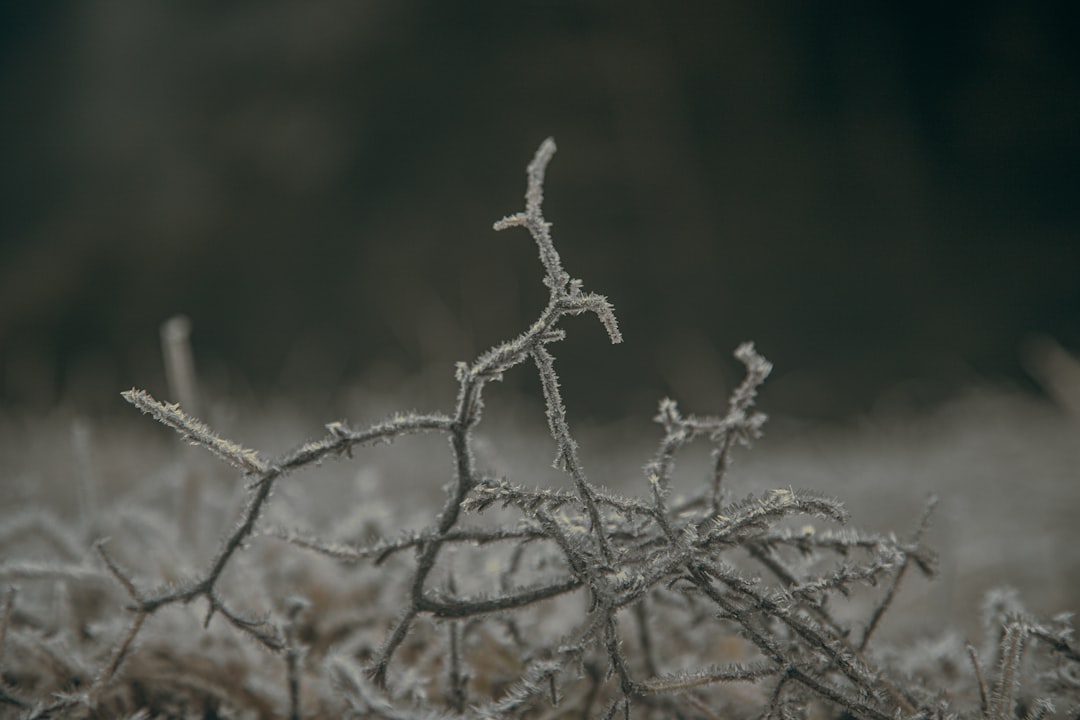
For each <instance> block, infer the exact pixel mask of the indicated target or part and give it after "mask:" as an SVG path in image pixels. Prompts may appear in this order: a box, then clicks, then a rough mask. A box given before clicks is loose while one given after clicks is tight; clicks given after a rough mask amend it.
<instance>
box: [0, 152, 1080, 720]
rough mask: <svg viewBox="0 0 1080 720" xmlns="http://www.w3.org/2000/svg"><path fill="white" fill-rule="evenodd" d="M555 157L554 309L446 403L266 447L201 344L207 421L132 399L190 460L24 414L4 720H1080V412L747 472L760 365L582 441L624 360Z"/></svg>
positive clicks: (14, 483) (1026, 410)
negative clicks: (560, 366)
mask: <svg viewBox="0 0 1080 720" xmlns="http://www.w3.org/2000/svg"><path fill="white" fill-rule="evenodd" d="M554 152H555V144H554V143H553V142H552V141H551V140H547V141H545V142H544V143H543V144H542V145H541V146H540V148H539V149H538V151H537V153H536V155H535V157H534V158H533V160H532V162H531V163H530V164H529V166H528V172H527V191H526V195H525V209H524V211H522V212H520V213H516V214H513V215H510V216H508V217H506V218H504V219H503V220H500V221H499V222H497V223H496V224H495V228H496V229H498V230H507V231H511V232H520V230H519V229H523V230H525V231H526V232H528V234H529V235H530V236H531V237H532V239H533V240H534V241H535V243H536V245H537V247H538V249H539V255H540V260H541V264H542V268H543V272H544V276H543V282H544V284H545V286H546V287H547V288H548V291H549V301H548V304H547V305H546V307H545V308H543V310H542V311H541V312H540V314H539V317H538V318H537V320H536V322H535V323H533V324H532V325H531V326H530V327H529V328H528V329H526V330H525V331H524V332H523V333H522V334H521V335H519V336H518V337H516V338H514V339H512V340H509V341H507V342H504V343H501V344H498V345H496V346H494V347H493V348H491V349H490V350H489V351H487V352H485V353H483V354H482V355H480V356H479V357H477V358H476V359H475V360H473V361H472V362H467V363H464V362H463V363H460V364H459V365H458V367H457V368H456V373H455V380H453V381H451V380H450V378H448V382H456V385H457V397H456V401H455V402H454V404H453V407H452V408H450V409H449V410H446V411H433V412H413V411H406V410H404V409H394V405H393V399H392V398H386V397H378V396H377V395H375V394H369V395H368V396H366V404H365V406H364V407H363V408H361V409H360V410H359V411H358V414H359V415H361V416H362V417H369V418H370V417H372V408H373V407H380V406H383V405H385V406H387V407H388V410H387V412H386V413H385V414H384V415H382V416H381V418H380V419H377V420H375V421H373V422H371V424H359V425H354V424H352V423H348V422H344V421H340V422H331V423H329V424H327V425H325V430H324V431H323V432H322V434H321V436H320V437H318V438H317V439H314V440H310V441H306V442H299V443H296V444H295V445H294V446H292V449H286V450H284V451H282V452H267V451H265V450H259V449H252V448H259V447H272V446H277V445H280V444H281V443H282V442H283V439H285V442H291V441H290V440H288V439H287V438H291V437H303V436H304V435H306V434H309V433H310V432H311V431H310V428H311V425H310V424H306V423H304V422H303V420H302V419H301V418H298V417H296V416H294V415H289V413H287V412H280V413H254V412H252V413H251V414H252V415H254V417H247V416H246V415H245V413H247V412H248V411H247V410H245V409H244V408H235V409H232V410H231V411H230V412H228V413H225V412H222V408H221V407H217V406H214V407H216V409H214V408H212V407H211V405H212V404H211V403H207V406H208V408H210V409H209V410H208V411H207V416H208V417H210V418H211V419H215V420H216V421H215V422H212V423H206V422H203V421H202V420H199V419H197V418H196V409H195V408H197V407H199V398H198V391H197V387H196V383H195V379H194V374H193V371H192V366H191V363H190V358H189V356H188V355H187V353H188V352H189V351H188V349H187V348H186V346H185V343H184V338H185V328H183V327H182V326H181V325H176V324H173V325H170V326H168V327H167V328H166V332H165V346H166V348H167V352H166V359H167V364H168V367H167V369H168V371H169V372H168V374H169V377H170V385H171V394H172V395H173V396H174V397H176V398H177V399H179V400H180V401H181V402H180V403H179V404H171V403H167V402H163V401H160V400H158V399H155V398H154V397H153V396H151V395H150V394H149V393H147V392H145V391H142V390H131V391H129V392H126V393H124V398H125V399H126V400H127V401H128V402H129V403H131V404H132V405H133V406H135V407H136V408H138V409H139V410H140V411H142V412H143V413H145V414H147V415H149V416H150V417H152V418H153V419H155V420H157V421H158V422H159V423H161V424H163V425H165V426H168V427H169V428H171V429H172V430H174V431H175V432H176V433H178V434H179V435H180V436H181V438H182V439H183V440H185V441H187V442H188V443H190V444H192V445H195V446H197V447H196V448H183V449H182V445H181V443H177V442H176V441H175V440H172V439H169V438H164V437H162V436H161V435H159V434H156V433H154V432H153V428H152V427H151V425H150V424H149V423H145V424H143V425H135V426H131V425H125V426H123V427H122V428H118V429H115V428H111V427H102V428H98V427H93V426H91V425H88V424H86V423H85V422H83V423H75V424H73V425H72V424H71V423H70V422H69V421H63V424H64V427H63V428H58V427H55V426H54V425H50V424H49V423H48V422H42V423H40V424H39V425H35V426H34V427H33V428H26V427H20V426H19V425H18V423H16V422H15V421H13V420H11V419H8V420H6V421H5V422H6V423H7V425H8V427H7V428H5V432H4V433H3V434H4V438H5V439H4V440H0V442H2V443H3V445H2V447H3V451H4V460H3V463H2V464H0V471H2V472H3V473H4V475H3V477H2V478H0V482H2V486H0V487H2V489H3V491H4V495H5V500H4V502H3V504H2V506H0V507H2V510H0V512H2V524H0V548H2V552H0V589H2V591H3V596H2V598H0V603H2V605H0V609H2V616H0V669H2V675H0V679H2V682H0V716H3V717H20V718H21V717H26V718H40V717H79V718H82V717H88V718H113V717H131V718H135V717H138V718H151V717H201V718H208V717H257V718H263V717H265V718H276V717H289V718H297V719H298V718H323V717H326V718H336V717H359V718H387V719H406V718H477V719H479V718H503V717H507V718H518V717H521V718H590V717H640V718H648V717H655V718H718V717H723V718H730V717H778V718H811V717H814V718H816V717H837V718H840V717H858V718H872V719H874V720H887V719H889V718H895V717H912V718H914V717H965V718H967V717H970V718H975V717H980V718H996V719H998V718H1000V719H1004V718H1041V717H1052V716H1056V717H1076V716H1077V713H1078V712H1080V650H1078V647H1077V645H1076V643H1075V641H1074V639H1073V636H1072V630H1071V626H1070V618H1069V616H1068V615H1067V614H1061V613H1060V611H1063V610H1069V609H1073V608H1074V607H1075V605H1076V603H1077V598H1078V597H1080V593H1078V592H1077V585H1078V584H1080V551H1078V550H1077V547H1078V545H1080V543H1077V537H1078V533H1077V531H1076V530H1075V529H1074V527H1073V518H1074V517H1075V508H1076V507H1077V502H1078V500H1080V497H1078V496H1080V489H1078V486H1080V483H1078V482H1077V480H1078V478H1077V477H1076V468H1077V467H1080V464H1078V460H1080V457H1078V451H1077V450H1076V449H1075V446H1076V445H1077V444H1078V443H1076V442H1075V440H1076V439H1077V436H1078V431H1077V424H1076V423H1075V421H1070V420H1069V418H1068V415H1067V414H1065V413H1061V412H1059V411H1056V410H1053V409H1052V408H1050V407H1048V406H1046V405H1042V404H1039V403H1036V402H1034V401H1031V400H1023V399H1020V398H1015V397H1010V396H1004V395H989V394H983V395H977V396H973V398H971V399H969V400H966V401H964V402H961V403H958V404H957V405H955V406H952V407H950V408H947V409H946V410H943V411H942V412H941V413H940V414H938V415H937V416H934V417H930V418H923V419H921V421H920V422H919V423H917V424H914V423H913V424H882V425H880V426H877V427H874V426H868V427H866V428H863V429H862V430H861V431H859V432H853V431H851V430H849V431H847V433H846V434H841V435H829V434H827V433H822V432H820V431H818V432H814V433H805V434H802V435H801V437H800V436H798V435H797V434H795V433H788V434H789V439H788V440H787V441H786V442H783V443H778V444H774V445H769V446H768V447H765V448H759V449H758V452H756V453H753V454H748V453H747V452H746V450H747V448H749V447H750V446H751V445H752V444H754V443H755V441H757V440H759V439H760V438H761V436H762V432H763V427H764V426H765V423H766V416H765V414H763V413H762V412H761V411H760V410H759V409H757V407H756V395H757V391H758V389H759V388H760V386H761V385H762V384H763V383H764V382H766V380H767V378H768V376H769V374H770V371H771V369H772V367H771V365H770V363H769V362H768V361H767V360H766V359H765V358H764V357H762V355H761V354H759V353H758V352H757V350H756V349H755V348H754V346H753V345H752V344H750V343H746V344H743V345H741V346H739V347H738V348H737V349H735V351H734V356H735V358H736V360H737V361H738V362H739V363H741V365H742V366H743V368H744V377H743V380H742V381H741V383H739V384H738V385H737V386H736V387H734V388H733V389H732V391H731V394H730V398H729V400H728V402H727V405H726V407H723V408H720V409H719V413H718V414H715V415H696V414H693V413H690V412H688V411H686V410H684V409H682V407H681V406H680V405H679V404H678V403H677V402H676V401H674V400H670V399H664V400H661V401H660V402H659V405H658V410H657V413H656V416H655V418H654V421H655V430H654V431H653V433H652V436H651V437H649V438H646V437H645V435H644V434H642V433H641V431H640V429H639V428H636V427H635V428H634V429H633V430H628V429H627V428H626V427H623V428H621V429H620V430H618V431H615V432H612V431H608V432H605V431H603V430H602V429H591V430H590V431H589V432H587V433H583V434H581V435H580V437H582V438H583V439H587V440H588V441H589V442H583V443H582V445H581V446H580V447H579V443H578V441H577V440H576V438H577V437H579V435H578V434H576V433H574V432H572V431H571V427H570V425H569V423H568V421H567V412H566V408H565V405H564V398H563V397H562V392H561V390H560V386H559V380H558V375H557V373H556V369H555V365H556V360H555V357H554V355H553V353H552V348H553V347H554V346H555V345H557V344H558V343H559V342H562V341H564V340H565V338H566V335H565V331H564V329H563V327H562V321H563V319H564V318H565V317H567V316H570V315H583V314H584V315H590V316H593V317H595V318H596V319H597V320H598V321H599V322H600V324H601V325H602V327H603V329H604V330H605V332H606V333H607V335H608V337H609V339H610V340H611V342H612V343H618V342H620V340H621V335H620V331H619V327H618V323H617V322H616V319H615V313H614V310H613V308H612V306H611V304H610V303H609V302H608V301H607V299H606V298H605V297H604V296H602V295H599V294H596V293H594V292H590V291H587V290H586V289H585V286H584V284H583V283H582V281H580V280H577V279H573V278H572V276H571V275H570V274H569V273H568V272H567V271H566V270H565V269H564V267H563V265H562V261H561V259H560V257H559V254H558V252H557V251H556V249H555V246H554V244H553V242H552V237H551V234H550V227H551V226H550V224H549V223H548V222H547V221H546V219H545V217H544V215H543V187H544V177H545V171H546V169H547V167H548V164H549V162H550V161H551V159H552V156H553V155H554ZM530 371H531V372H535V373H537V375H538V377H539V379H540V383H541V387H542V389H543V400H544V402H543V408H542V410H540V409H539V408H538V410H539V411H540V417H542V418H543V423H536V422H530V421H529V420H527V419H526V420H520V419H519V416H518V415H516V414H515V415H514V416H513V417H511V418H503V419H500V418H497V417H494V418H490V417H489V414H490V411H491V410H494V409H495V408H490V409H489V412H485V400H487V399H488V398H487V395H488V393H489V392H490V393H497V392H498V389H499V388H498V385H497V383H498V381H499V380H500V379H501V378H502V376H503V374H504V373H508V372H530ZM567 372H573V370H572V369H567ZM694 400H695V399H692V398H691V399H687V401H688V402H694ZM522 405H523V407H526V408H527V407H528V403H527V401H524V400H523V401H522ZM218 421H219V422H218ZM52 422H53V423H60V421H59V420H55V419H54V420H53V421H52ZM211 425H213V426H214V427H211ZM219 427H224V428H227V429H229V432H228V438H227V437H226V435H225V432H224V431H222V432H220V433H219V432H218V430H216V429H215V428H219ZM545 430H546V432H545ZM233 437H236V438H241V439H240V440H234V439H231V438H233ZM391 443H393V445H392V446H390V447H387V445H390V444H391ZM248 445H250V446H251V448H249V447H247V446H248ZM590 447H593V448H594V449H589V448H590ZM552 454H553V455H554V463H553V466H552V463H551V459H552ZM16 456H17V457H18V459H16ZM324 461H333V462H326V464H325V465H324ZM677 461H678V464H677ZM833 495H838V496H841V497H843V499H844V502H841V500H838V499H836V498H834V497H833ZM851 515H854V517H855V518H856V519H861V520H862V521H863V523H867V524H862V523H857V522H853V521H851V519H850V516H851ZM891 528H898V529H897V530H895V531H893V530H891ZM936 576H940V577H937V579H936V580H935V579H934V578H935V577H936ZM1009 578H1012V579H1013V582H1014V583H1015V584H1016V585H1018V586H1020V587H1021V588H1023V590H1024V593H1023V597H1022V596H1021V593H1019V592H1017V591H1015V590H1012V589H1008V588H1000V587H997V586H998V585H999V583H1001V582H1002V581H1004V580H1007V579H1009ZM1025 602H1026V603H1028V604H1029V605H1030V607H1031V609H1028V606H1027V605H1025ZM1055 613H1057V614H1055Z"/></svg>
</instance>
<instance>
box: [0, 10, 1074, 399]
mask: <svg viewBox="0 0 1080 720" xmlns="http://www.w3.org/2000/svg"><path fill="white" fill-rule="evenodd" d="M1070 10H1071V8H1070V5H1069V4H1068V3H1059V4H1056V5H1055V4H1049V3H1038V2H1027V3H1022V2H987V3H981V4H978V5H968V4H963V3H960V4H949V3H946V4H940V3H920V2H915V3H902V4H895V3H893V4H884V5H880V4H869V5H868V4H866V3H860V2H826V3H782V2H760V3H734V2H709V3H705V2H702V3H677V2H674V3H672V2H667V3H661V2H659V1H644V0H643V1H640V2H609V1H603V0H593V1H586V2H582V1H577V2H511V3H505V2H490V1H482V2H470V3H458V2H445V1H439V2H435V1H432V2H407V1H400V2H352V1H351V0H350V1H346V0H327V1H325V2H318V3H306V2H284V1H283V0H279V1H269V2H257V3H256V2H237V3H226V4H222V3H210V2H186V3H146V2H143V1H142V0H79V1H77V2H76V1H75V0H66V1H62V0H38V1H37V2H33V3H8V4H5V5H4V6H3V9H2V10H0V108H2V112H0V149H2V154H0V157H2V159H3V162H2V164H0V402H2V403H3V404H4V405H6V406H8V407H15V408H29V407H35V408H41V407H49V406H51V405H52V404H54V403H57V402H65V401H67V402H74V403H77V404H79V405H81V406H85V407H89V408H93V409H94V411H105V410H108V409H116V410H119V409H120V408H121V407H122V401H121V400H120V399H119V397H118V395H117V392H118V391H119V390H121V389H125V388H127V387H131V386H132V385H141V386H149V387H150V388H151V389H152V390H158V391H159V392H160V391H161V386H162V385H161V384H162V381H161V377H162V371H161V369H160V368H161V359H160V350H159V345H158V327H159V325H160V323H161V322H162V321H164V320H165V319H166V318H168V317H169V316H171V315H173V314H175V313H180V312H182V313H185V314H187V315H188V316H190V318H191V320H192V323H193V327H194V334H193V336H192V337H193V343H194V350H195V354H196V360H197V363H198V365H199V367H200V371H201V372H203V374H204V376H206V377H209V378H211V380H212V379H214V378H217V379H218V381H219V382H221V383H232V385H231V387H232V388H233V390H235V389H236V388H237V387H240V386H242V387H244V388H246V390H245V391H246V392H250V393H252V394H253V395H256V396H258V395H263V394H268V393H297V394H302V393H331V392H334V391H335V390H336V389H337V388H340V387H342V386H343V385H346V384H349V383H351V382H354V381H360V382H366V383H369V384H373V385H391V384H393V383H394V382H398V381H401V380H403V379H405V378H408V377H410V376H411V375H414V374H416V373H420V372H422V371H426V370H430V369H433V370H432V372H437V373H440V374H441V375H440V377H442V376H445V378H446V385H447V387H448V388H449V390H448V392H452V390H453V381H452V379H451V371H452V370H451V363H452V362H453V361H455V360H467V359H471V358H472V357H473V356H475V355H476V354H477V353H478V352H480V351H482V350H484V349H486V348H487V347H488V346H490V345H492V344H493V343H495V342H497V341H500V340H503V339H506V338H509V337H512V336H513V335H515V334H516V333H518V332H519V331H521V330H523V329H524V328H525V327H526V326H527V324H528V323H529V322H531V320H532V319H533V318H534V317H535V315H536V313H537V312H538V311H539V309H540V308H541V307H542V305H543V303H544V301H545V299H546V294H545V289H544V288H543V286H542V285H541V284H540V277H541V271H540V265H539V262H538V261H537V259H536V251H535V248H534V246H533V245H532V242H531V240H530V239H529V238H528V236H527V235H526V234H525V233H524V232H523V231H513V232H507V233H501V234H496V233H494V232H492V231H491V229H490V228H491V223H492V222H493V221H494V220H496V219H498V218H499V217H502V216H503V215H505V214H509V213H512V212H515V211H517V210H518V209H520V208H521V206H522V194H523V192H524V168H525V165H526V163H527V162H528V160H529V159H530V157H531V156H532V153H533V151H534V150H535V148H536V146H537V145H538V144H539V142H540V141H541V140H542V139H543V138H544V137H545V136H548V135H552V136H554V137H555V138H556V140H557V142H558V144H559V153H558V155H557V156H556V158H555V160H554V161H553V163H552V165H551V168H550V172H549V176H548V185H547V203H546V206H545V207H546V212H547V216H548V219H549V220H551V221H552V222H553V223H554V224H555V228H554V232H555V240H556V244H557V246H558V248H559V249H560V251H561V253H562V256H563V260H564V262H565V265H566V267H567V269H568V270H569V271H570V272H571V273H572V274H573V275H574V276H576V277H581V278H583V279H584V280H585V287H586V289H587V290H593V291H596V292H600V293H603V294H606V295H608V296H609V297H610V299H611V300H612V302H613V303H614V305H615V308H616V311H617V314H618V316H619V318H620V321H621V324H622V328H623V331H624V334H625V336H626V342H625V344H624V345H623V346H619V347H612V346H610V345H608V344H607V342H606V339H605V336H604V334H603V331H602V329H601V328H600V327H599V324H598V323H596V322H595V320H594V319H591V318H575V319H572V320H570V321H568V328H569V330H570V336H569V339H568V340H567V341H566V342H564V343H562V344H561V345H560V346H557V347H556V348H554V350H555V352H556V355H557V356H558V358H559V365H558V367H560V368H561V371H562V372H561V374H562V378H563V382H564V386H565V389H566V393H567V396H568V402H569V403H570V404H571V406H572V407H573V408H576V410H577V411H578V412H581V413H588V414H592V415H596V416H611V417H613V416H618V415H622V414H624V413H631V412H632V413H635V414H637V413H641V412H642V409H643V408H644V411H645V412H649V411H651V409H652V408H653V407H654V403H655V400H656V398H657V397H658V396H659V395H661V394H668V393H674V394H675V395H676V396H677V397H680V398H681V399H682V400H683V401H684V402H685V405H686V406H688V407H689V408H691V409H696V410H699V411H700V410H707V409H710V408H713V407H717V406H718V404H720V403H722V402H723V398H724V397H725V395H726V390H727V388H728V387H729V386H730V383H731V382H733V381H734V380H735V379H736V378H737V376H738V368H737V367H736V365H735V363H734V361H733V360H731V358H730V352H731V351H732V350H733V349H734V348H735V346H736V345H737V344H738V343H739V342H741V341H743V340H746V339H753V340H755V341H756V342H757V345H758V348H759V349H760V350H761V352H762V353H763V354H765V355H766V356H767V357H768V358H770V359H771V360H772V361H773V362H774V363H775V365H776V368H777V369H776V373H775V376H774V379H773V380H772V381H771V383H770V384H769V385H768V386H767V388H766V391H765V392H766V393H767V394H768V395H769V397H768V402H767V403H766V408H767V409H768V410H770V411H771V412H777V413H786V414H790V415H795V416H803V417H811V418H835V417H848V416H851V415H854V414H859V413H863V412H866V411H869V410H872V409H874V408H876V407H879V406H880V405H881V404H882V403H885V404H888V403H890V402H895V403H900V404H905V403H907V404H914V405H920V404H925V403H934V402H936V401H938V400H941V399H944V398H946V397H948V396H949V395H950V394H951V393H954V392H955V391H956V390H957V389H958V388H961V387H965V386H967V385H969V384H971V383H977V382H992V383H1000V382H1005V383H1012V384H1018V385H1021V386H1023V387H1027V388H1028V389H1030V390H1032V391H1037V388H1036V386H1035V385H1034V383H1033V382H1032V381H1031V380H1030V379H1029V376H1028V375H1027V373H1026V371H1025V368H1024V362H1023V359H1024V347H1025V346H1026V343H1028V342H1029V341H1030V339H1031V338H1032V337H1036V336H1040V335H1047V336H1050V337H1053V338H1056V340H1057V341H1058V342H1060V343H1061V344H1062V345H1064V346H1065V347H1066V348H1069V349H1073V350H1075V349H1077V348H1080V272H1078V269H1080V202H1078V200H1080V43H1077V41H1076V33H1075V29H1076V27H1075V25H1074V24H1072V23H1071V22H1070V20H1071V17H1070V15H1071V12H1070ZM527 375H528V374H527V373H518V374H517V375H512V376H510V377H508V382H510V383H512V384H516V385H517V386H518V387H520V388H521V389H523V390H526V391H529V390H531V389H532V385H530V383H531V382H533V381H532V380H530V379H528V378H527Z"/></svg>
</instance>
